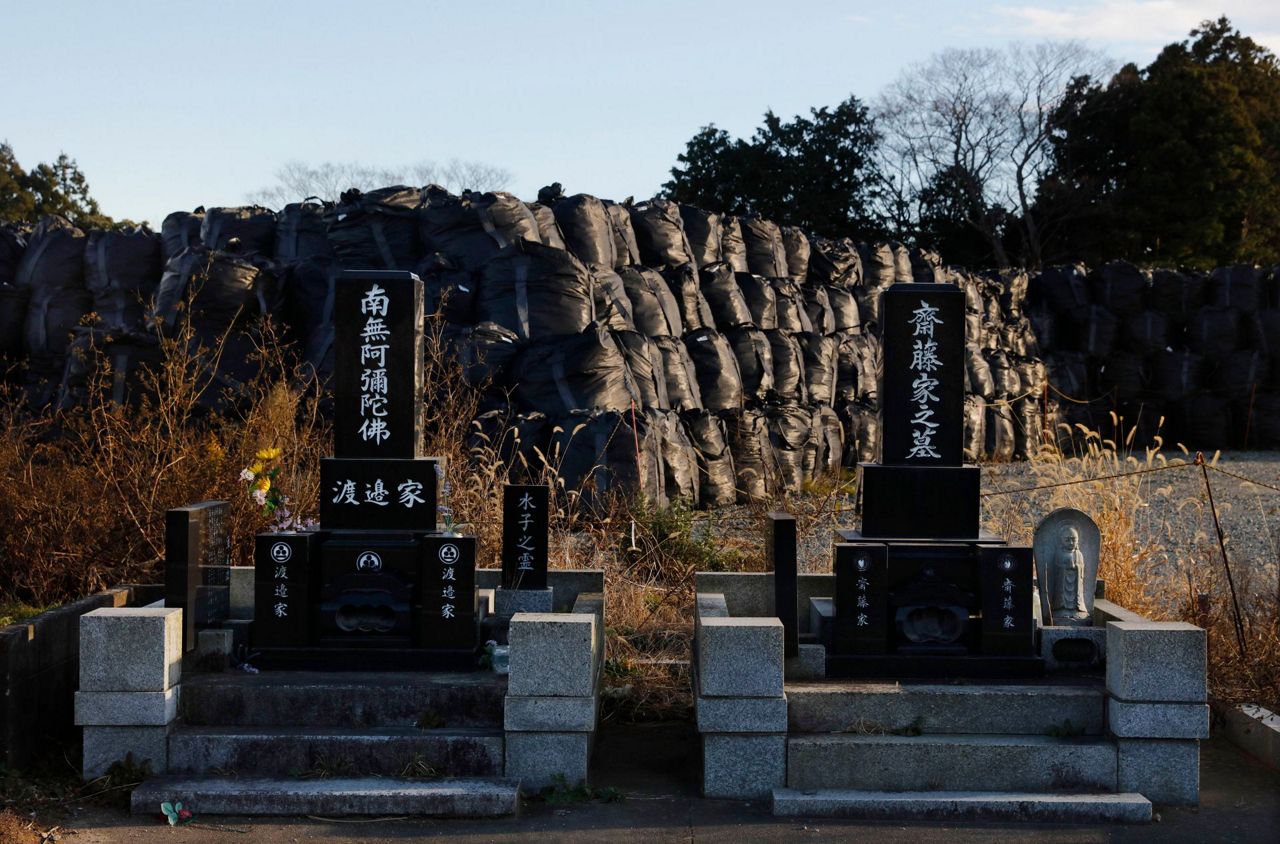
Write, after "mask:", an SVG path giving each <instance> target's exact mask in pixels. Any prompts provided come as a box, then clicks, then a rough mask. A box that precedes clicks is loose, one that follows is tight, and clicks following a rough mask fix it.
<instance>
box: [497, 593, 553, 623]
mask: <svg viewBox="0 0 1280 844" xmlns="http://www.w3.org/2000/svg"><path fill="white" fill-rule="evenodd" d="M493 594H494V602H493V604H494V615H497V616H498V617H500V618H510V617H511V616H513V615H515V614H516V613H518V612H530V613H549V612H554V609H553V607H554V606H555V601H554V597H555V596H554V593H553V592H552V589H551V587H550V586H548V587H547V588H546V589H503V588H502V587H501V586H499V587H498V588H497V589H495V590H494V592H493Z"/></svg>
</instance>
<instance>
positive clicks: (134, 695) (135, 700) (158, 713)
mask: <svg viewBox="0 0 1280 844" xmlns="http://www.w3.org/2000/svg"><path fill="white" fill-rule="evenodd" d="M181 693H182V685H181V684H179V685H176V686H170V687H169V688H168V689H166V690H165V691H163V692H76V725H77V726H80V727H88V726H94V727H145V726H151V727H162V726H164V725H165V724H168V723H169V722H170V721H172V720H173V719H174V718H176V717H177V716H178V697H179V695H180V694H181Z"/></svg>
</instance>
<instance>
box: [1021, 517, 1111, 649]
mask: <svg viewBox="0 0 1280 844" xmlns="http://www.w3.org/2000/svg"><path fill="white" fill-rule="evenodd" d="M1101 539H1102V537H1101V534H1100V533H1099V531H1098V526H1097V524H1095V523H1094V521H1093V519H1091V518H1089V517H1088V516H1087V515H1085V514H1084V513H1082V512H1080V511H1079V510H1073V509H1069V508H1064V509H1061V510H1055V511H1053V512H1052V513H1050V514H1049V515H1048V516H1046V517H1045V519H1044V521H1042V522H1040V525H1039V526H1038V527H1037V528H1036V536H1035V559H1036V575H1037V580H1038V582H1039V587H1040V613H1041V617H1042V620H1043V623H1044V624H1055V625H1072V626H1081V625H1089V624H1092V623H1093V595H1094V591H1095V590H1096V589H1097V583H1098V551H1099V547H1100V546H1101V544H1102V543H1101Z"/></svg>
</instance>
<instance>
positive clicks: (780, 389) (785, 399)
mask: <svg viewBox="0 0 1280 844" xmlns="http://www.w3.org/2000/svg"><path fill="white" fill-rule="evenodd" d="M765 336H766V337H768V339H769V353H770V355H771V356H772V363H773V388H772V389H771V390H770V391H769V400H770V401H775V402H781V403H783V404H804V403H805V402H806V401H808V399H809V391H808V389H807V388H806V386H805V365H804V352H803V351H802V350H801V348H800V342H799V341H798V340H797V339H796V336H795V334H793V333H792V332H790V331H783V330H781V329H774V330H773V331H766V332H765Z"/></svg>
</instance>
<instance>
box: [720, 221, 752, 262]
mask: <svg viewBox="0 0 1280 844" xmlns="http://www.w3.org/2000/svg"><path fill="white" fill-rule="evenodd" d="M720 255H721V259H722V260H723V261H724V262H725V263H726V264H728V265H729V266H730V267H731V268H732V269H733V271H734V272H735V273H745V272H747V271H748V269H747V244H746V242H745V241H743V239H742V224H741V223H739V222H738V218H737V217H731V216H728V215H726V216H725V217H724V218H723V219H722V220H721V225H720Z"/></svg>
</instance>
